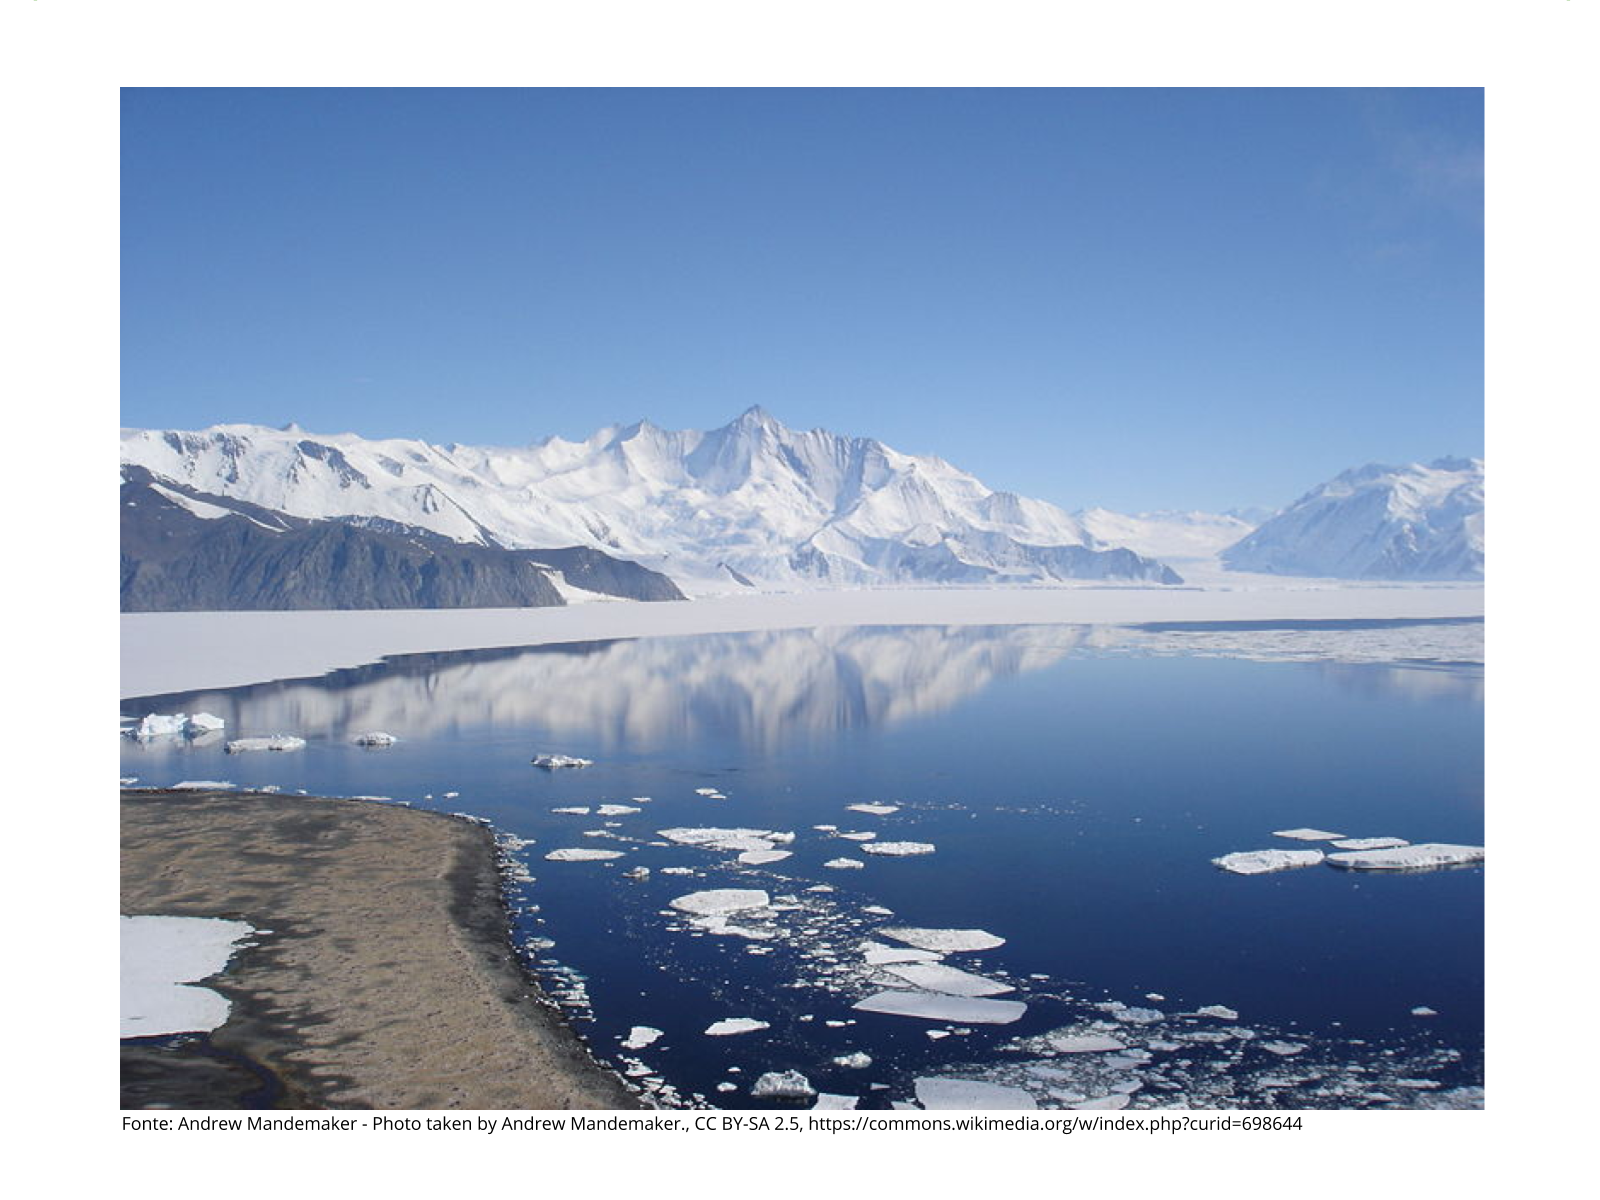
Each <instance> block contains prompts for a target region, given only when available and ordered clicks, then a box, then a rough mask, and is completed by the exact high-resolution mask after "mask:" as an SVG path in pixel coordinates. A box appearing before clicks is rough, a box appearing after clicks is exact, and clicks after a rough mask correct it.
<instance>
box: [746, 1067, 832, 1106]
mask: <svg viewBox="0 0 1600 1200" xmlns="http://www.w3.org/2000/svg"><path fill="white" fill-rule="evenodd" d="M750 1094H751V1095H752V1096H770V1097H773V1098H775V1099H782V1100H809V1099H810V1098H811V1097H812V1096H815V1095H816V1094H817V1089H816V1088H814V1087H812V1086H811V1081H810V1080H809V1079H807V1078H806V1077H805V1076H804V1075H802V1074H800V1072H799V1071H768V1072H767V1073H766V1074H765V1075H763V1076H761V1078H760V1079H757V1080H756V1081H755V1083H754V1084H753V1085H752V1086H751V1088H750Z"/></svg>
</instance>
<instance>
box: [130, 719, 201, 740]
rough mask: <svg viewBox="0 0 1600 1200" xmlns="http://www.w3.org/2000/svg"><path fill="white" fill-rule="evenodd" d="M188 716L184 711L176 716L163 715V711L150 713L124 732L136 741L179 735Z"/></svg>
mask: <svg viewBox="0 0 1600 1200" xmlns="http://www.w3.org/2000/svg"><path fill="white" fill-rule="evenodd" d="M187 720H188V718H187V717H186V716H185V715H184V714H183V713H178V714H177V715H176V716H163V715H162V714H161V713H149V714H147V715H146V716H144V717H142V718H141V719H140V720H139V723H138V724H137V725H134V726H133V727H132V728H129V729H126V730H124V731H123V732H124V733H126V734H127V735H128V736H129V737H131V738H133V739H134V740H136V741H140V742H148V741H150V740H151V739H152V738H158V737H177V736H178V735H179V734H180V733H182V732H183V727H184V723H185V722H186V721H187Z"/></svg>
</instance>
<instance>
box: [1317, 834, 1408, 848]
mask: <svg viewBox="0 0 1600 1200" xmlns="http://www.w3.org/2000/svg"><path fill="white" fill-rule="evenodd" d="M1333 844H1334V845H1335V846H1337V847H1338V848H1339V849H1341V850H1395V849H1398V848H1399V847H1401V846H1409V845H1410V844H1411V843H1410V842H1408V841H1406V840H1405V838H1397V837H1375V838H1340V839H1339V840H1338V841H1337V842H1335V843H1333Z"/></svg>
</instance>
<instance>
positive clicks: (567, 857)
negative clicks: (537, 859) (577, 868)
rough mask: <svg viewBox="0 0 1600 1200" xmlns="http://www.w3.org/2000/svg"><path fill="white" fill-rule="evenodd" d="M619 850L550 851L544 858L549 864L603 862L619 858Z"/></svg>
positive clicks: (577, 849)
mask: <svg viewBox="0 0 1600 1200" xmlns="http://www.w3.org/2000/svg"><path fill="white" fill-rule="evenodd" d="M622 854H623V852H622V851H621V850H589V849H586V848H582V847H578V848H571V849H565V850H552V851H550V853H549V854H546V855H545V858H547V859H549V860H550V861H551V862H604V861H605V860H607V859H611V858H621V857H622Z"/></svg>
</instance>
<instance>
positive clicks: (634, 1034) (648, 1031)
mask: <svg viewBox="0 0 1600 1200" xmlns="http://www.w3.org/2000/svg"><path fill="white" fill-rule="evenodd" d="M661 1036H662V1033H661V1030H659V1029H652V1028H651V1027H650V1026H648V1025H635V1026H634V1027H633V1028H632V1029H630V1030H629V1031H628V1036H627V1037H626V1038H625V1039H624V1040H623V1043H622V1048H623V1049H624V1050H643V1049H644V1048H645V1047H646V1046H649V1045H651V1044H653V1043H654V1042H655V1040H656V1039H657V1038H659V1037H661Z"/></svg>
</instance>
